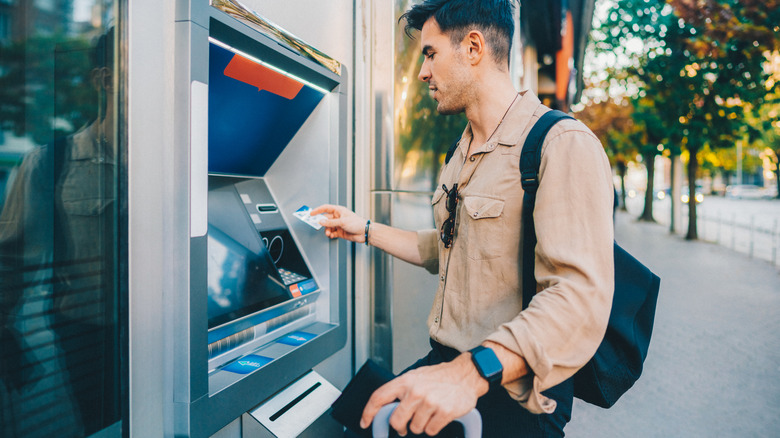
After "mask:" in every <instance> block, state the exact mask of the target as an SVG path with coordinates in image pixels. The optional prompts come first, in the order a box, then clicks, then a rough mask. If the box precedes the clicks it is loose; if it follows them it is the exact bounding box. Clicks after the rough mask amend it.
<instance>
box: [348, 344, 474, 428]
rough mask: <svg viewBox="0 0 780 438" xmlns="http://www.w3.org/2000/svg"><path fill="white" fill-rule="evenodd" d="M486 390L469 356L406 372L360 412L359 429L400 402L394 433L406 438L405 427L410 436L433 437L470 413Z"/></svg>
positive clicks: (383, 387)
mask: <svg viewBox="0 0 780 438" xmlns="http://www.w3.org/2000/svg"><path fill="white" fill-rule="evenodd" d="M488 389H489V385H488V382H487V380H485V379H484V378H482V377H481V376H480V375H479V372H478V371H477V369H476V367H475V366H474V364H473V363H472V361H471V354H470V353H464V354H461V355H460V356H458V357H456V358H455V360H453V361H452V362H447V363H442V364H438V365H434V366H429V367H422V368H418V369H416V370H412V371H409V372H408V373H405V374H403V375H401V376H399V377H398V378H396V379H394V380H392V381H390V382H388V383H386V384H385V385H383V386H382V387H380V388H379V389H377V390H376V391H375V392H374V393H373V394H372V395H371V398H370V399H369V400H368V404H366V407H365V409H364V410H363V417H362V418H361V420H360V427H363V428H366V427H368V426H369V425H370V424H371V422H372V421H373V419H374V416H375V415H376V413H377V412H379V409H380V408H381V407H382V406H384V405H386V404H388V403H392V402H394V401H396V400H400V404H399V405H398V407H397V408H396V409H395V411H394V412H393V414H392V415H391V416H390V426H391V427H392V428H393V429H395V430H396V431H397V432H398V433H399V434H400V435H401V436H406V433H407V425H408V426H409V430H411V431H412V432H413V433H416V434H421V433H423V432H424V433H426V434H428V435H436V434H437V433H439V432H440V431H441V430H442V429H443V428H444V426H446V425H448V424H449V423H451V422H452V421H454V420H455V419H457V418H459V417H462V416H463V415H466V414H467V413H468V412H469V411H471V410H472V409H473V408H474V407H475V406H476V405H477V399H478V398H479V397H481V396H482V395H484V394H486V393H487V392H488Z"/></svg>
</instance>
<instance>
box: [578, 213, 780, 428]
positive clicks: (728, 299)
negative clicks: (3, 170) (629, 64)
mask: <svg viewBox="0 0 780 438" xmlns="http://www.w3.org/2000/svg"><path fill="white" fill-rule="evenodd" d="M616 239H617V241H618V243H619V244H620V245H621V246H622V247H624V248H625V249H626V250H628V251H629V252H630V253H632V254H633V255H634V256H635V257H637V258H638V259H639V260H641V261H642V262H643V263H645V264H646V265H647V266H649V267H650V268H651V269H652V270H653V271H654V272H655V273H656V274H658V275H659V276H660V277H661V293H660V297H659V300H658V308H657V311H656V318H655V328H654V332H653V338H652V342H651V344H650V351H649V355H648V358H647V361H646V362H645V371H644V374H643V376H642V378H641V379H640V380H639V381H638V382H637V383H636V385H634V387H633V388H632V389H631V390H630V391H629V392H628V393H627V394H626V395H624V396H623V398H621V399H620V401H618V403H617V405H616V406H614V407H613V408H611V409H609V410H604V409H601V408H598V407H595V406H592V405H588V404H586V403H583V402H581V401H578V400H577V401H575V407H574V413H573V418H572V421H571V423H570V424H569V425H568V426H567V427H566V436H567V437H573V438H591V437H605V438H610V437H632V438H634V437H640V438H641V437H664V438H666V437H685V438H689V437H739V438H741V437H770V436H780V271H779V270H778V269H777V268H775V267H773V266H772V265H771V264H770V263H768V262H765V261H761V260H755V259H750V258H748V257H747V256H746V255H743V254H740V253H736V252H734V251H731V250H729V249H727V248H724V247H720V246H717V245H715V244H710V243H704V242H687V241H685V240H683V239H682V238H680V237H677V236H671V235H670V234H669V232H668V230H667V228H666V227H664V226H660V225H653V224H644V223H637V222H634V218H633V217H631V216H628V215H627V214H624V213H623V214H621V213H619V214H618V216H617V217H616Z"/></svg>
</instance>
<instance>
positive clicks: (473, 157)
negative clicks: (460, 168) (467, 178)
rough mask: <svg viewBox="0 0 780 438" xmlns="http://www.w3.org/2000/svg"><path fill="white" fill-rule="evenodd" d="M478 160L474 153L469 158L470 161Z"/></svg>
mask: <svg viewBox="0 0 780 438" xmlns="http://www.w3.org/2000/svg"><path fill="white" fill-rule="evenodd" d="M476 160H477V158H476V157H475V156H473V155H472V156H471V158H469V161H471V162H474V161H476Z"/></svg>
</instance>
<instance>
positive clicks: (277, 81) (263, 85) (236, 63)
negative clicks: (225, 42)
mask: <svg viewBox="0 0 780 438" xmlns="http://www.w3.org/2000/svg"><path fill="white" fill-rule="evenodd" d="M224 73H225V76H227V77H229V78H233V79H235V80H237V81H241V82H243V83H245V84H249V85H252V86H253V87H257V89H258V91H263V90H266V91H268V92H270V93H273V94H276V95H277V96H282V97H284V98H285V99H289V100H292V99H295V96H297V95H298V93H299V92H300V91H301V89H302V88H303V84H302V83H300V82H298V81H296V80H295V79H292V78H289V77H287V76H285V75H283V74H281V73H279V72H276V71H273V70H271V69H270V68H268V67H265V66H262V65H260V64H258V63H256V62H254V61H251V60H249V59H247V58H244V57H243V56H241V55H234V56H233V59H231V60H230V63H229V64H228V65H227V67H225V72H224Z"/></svg>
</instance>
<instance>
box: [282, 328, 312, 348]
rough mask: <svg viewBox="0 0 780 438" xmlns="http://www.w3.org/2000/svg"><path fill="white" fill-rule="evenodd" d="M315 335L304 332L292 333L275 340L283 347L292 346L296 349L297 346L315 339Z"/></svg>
mask: <svg viewBox="0 0 780 438" xmlns="http://www.w3.org/2000/svg"><path fill="white" fill-rule="evenodd" d="M316 337H317V335H314V334H311V333H306V332H292V333H290V334H288V335H287V336H282V337H281V338H279V339H277V340H276V342H278V343H280V344H285V345H292V346H293V347H297V346H299V345H303V344H305V343H307V342H309V341H311V340H312V339H314V338H316Z"/></svg>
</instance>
